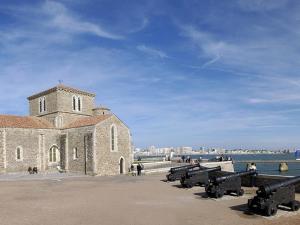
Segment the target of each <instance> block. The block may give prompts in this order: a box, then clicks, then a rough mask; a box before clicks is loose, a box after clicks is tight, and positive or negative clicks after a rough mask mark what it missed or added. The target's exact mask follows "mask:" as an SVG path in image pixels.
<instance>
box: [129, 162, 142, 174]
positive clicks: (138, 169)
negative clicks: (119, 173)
mask: <svg viewBox="0 0 300 225" xmlns="http://www.w3.org/2000/svg"><path fill="white" fill-rule="evenodd" d="M143 169H144V165H143V164H142V163H138V164H137V166H136V172H137V174H136V173H135V169H134V165H133V164H131V166H130V171H129V172H131V173H132V174H133V175H138V176H141V175H142V170H143Z"/></svg>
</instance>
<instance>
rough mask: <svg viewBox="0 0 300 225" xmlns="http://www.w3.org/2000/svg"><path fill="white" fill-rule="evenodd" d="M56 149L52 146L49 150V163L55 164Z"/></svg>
mask: <svg viewBox="0 0 300 225" xmlns="http://www.w3.org/2000/svg"><path fill="white" fill-rule="evenodd" d="M57 151H58V149H57V147H56V146H52V147H51V148H50V150H49V162H57V154H58V153H57Z"/></svg>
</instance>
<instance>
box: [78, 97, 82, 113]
mask: <svg viewBox="0 0 300 225" xmlns="http://www.w3.org/2000/svg"><path fill="white" fill-rule="evenodd" d="M77 110H78V111H81V97H78V98H77Z"/></svg>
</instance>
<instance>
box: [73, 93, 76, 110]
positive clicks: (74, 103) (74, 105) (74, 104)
mask: <svg viewBox="0 0 300 225" xmlns="http://www.w3.org/2000/svg"><path fill="white" fill-rule="evenodd" d="M73 110H74V111H75V110H76V96H73Z"/></svg>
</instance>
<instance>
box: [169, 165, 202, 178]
mask: <svg viewBox="0 0 300 225" xmlns="http://www.w3.org/2000/svg"><path fill="white" fill-rule="evenodd" d="M193 169H200V165H199V164H195V165H185V166H179V167H173V168H171V169H170V171H169V174H167V176H166V177H167V180H168V181H176V180H180V179H181V177H182V176H184V175H185V173H186V172H187V170H193Z"/></svg>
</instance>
